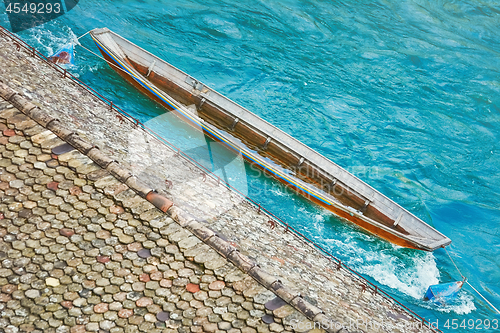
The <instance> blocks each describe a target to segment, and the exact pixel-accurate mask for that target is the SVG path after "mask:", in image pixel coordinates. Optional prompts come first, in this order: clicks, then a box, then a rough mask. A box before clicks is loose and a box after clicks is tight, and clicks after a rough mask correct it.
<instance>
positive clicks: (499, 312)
mask: <svg viewBox="0 0 500 333" xmlns="http://www.w3.org/2000/svg"><path fill="white" fill-rule="evenodd" d="M465 282H466V283H467V284H468V285H469V287H471V288H472V289H474V291H475V292H476V293H477V294H478V295H479V296H481V297H482V298H483V299H484V300H485V301H486V303H488V304H489V305H490V306H491V307H492V308H493V309H495V311H496V312H497V313H498V314H500V311H498V309H497V308H495V307H494V306H493V304H491V303H490V301H488V300H487V299H486V297H484V296H483V295H481V293H480V292H479V291H477V290H476V288H474V287H473V286H472V285H471V284H470V283H469V281H465Z"/></svg>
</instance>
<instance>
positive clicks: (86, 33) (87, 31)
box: [77, 30, 90, 40]
mask: <svg viewBox="0 0 500 333" xmlns="http://www.w3.org/2000/svg"><path fill="white" fill-rule="evenodd" d="M89 32H90V30H89V31H87V32H86V33H84V34H83V35H81V36H80V37H78V38H77V40H78V39H80V38H82V37H84V36H85V35H87V34H88V33H89Z"/></svg>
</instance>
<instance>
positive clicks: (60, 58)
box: [49, 43, 75, 66]
mask: <svg viewBox="0 0 500 333" xmlns="http://www.w3.org/2000/svg"><path fill="white" fill-rule="evenodd" d="M74 46H75V44H73V43H68V44H66V45H64V46H63V47H61V48H60V49H59V50H57V52H56V53H54V54H53V55H51V56H50V57H49V60H50V61H52V62H53V63H55V64H58V65H60V66H68V65H74V64H75V53H74Z"/></svg>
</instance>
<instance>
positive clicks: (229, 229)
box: [0, 36, 429, 332]
mask: <svg viewBox="0 0 500 333" xmlns="http://www.w3.org/2000/svg"><path fill="white" fill-rule="evenodd" d="M7 50H8V51H7ZM0 59H1V61H2V62H3V65H2V66H0V79H2V80H4V81H5V82H8V83H9V84H10V85H11V86H12V87H13V88H15V89H17V90H19V91H20V92H22V93H23V94H24V95H25V96H26V97H27V98H28V99H30V100H31V101H32V102H33V103H34V104H36V105H37V106H39V107H41V108H43V109H44V110H46V111H47V112H49V113H50V114H52V115H53V116H54V117H57V118H59V119H60V120H61V121H62V122H63V123H64V124H65V125H67V127H68V128H69V129H70V130H71V131H75V132H77V133H78V134H79V135H80V136H82V137H85V138H88V140H89V141H90V142H94V143H96V144H98V145H99V147H100V148H101V150H102V151H104V152H106V154H108V155H109V156H111V157H112V158H113V159H115V160H117V161H119V162H120V164H121V165H123V166H125V167H126V168H128V169H129V170H131V171H133V172H134V173H135V174H136V175H138V177H139V178H141V180H143V181H144V182H146V183H147V184H148V185H149V186H151V187H152V188H156V189H157V190H158V191H159V192H160V193H162V194H164V195H165V196H166V197H168V198H169V199H171V200H173V201H174V202H175V203H176V205H177V206H179V207H182V208H183V209H184V210H186V211H188V212H189V213H190V214H192V215H193V216H195V217H196V218H197V219H198V220H199V221H203V222H205V223H208V224H209V226H210V227H211V228H212V229H214V230H216V231H218V232H219V234H221V235H224V237H225V238H227V239H228V240H229V241H231V242H232V244H234V245H235V246H236V247H237V248H238V249H239V250H240V251H241V252H242V253H244V254H246V255H248V256H249V257H251V258H252V259H255V260H256V262H257V263H258V264H259V265H260V266H261V267H262V268H263V269H265V270H266V271H268V272H269V273H270V274H273V275H275V276H277V277H279V279H280V280H281V281H283V282H284V284H285V285H288V286H290V287H292V288H293V289H295V290H298V291H301V292H302V294H303V295H305V296H306V297H308V300H310V301H311V303H313V304H315V305H316V306H318V307H319V308H321V309H322V310H323V311H324V312H325V314H327V315H328V316H330V317H332V318H335V319H337V320H339V321H340V322H343V323H349V322H352V321H353V320H362V321H365V322H366V321H370V320H376V321H377V322H379V323H385V324H387V325H388V326H386V327H385V328H384V327H378V328H374V329H371V330H369V331H374V332H398V331H407V332H411V331H429V330H427V329H421V330H419V329H415V330H411V329H407V330H403V329H401V330H400V329H397V328H394V327H395V326H396V325H400V324H403V325H411V324H415V323H416V322H417V321H416V320H414V319H411V318H410V316H409V315H408V314H407V313H405V312H404V311H402V310H401V308H399V307H397V306H395V305H394V304H393V302H392V301H390V300H388V299H385V298H383V297H382V296H380V295H378V294H377V295H373V294H371V293H369V292H363V291H362V287H361V285H360V282H359V281H358V280H357V279H356V278H354V277H353V276H352V275H351V274H348V273H346V272H345V271H343V270H340V271H338V270H336V265H335V264H334V263H332V262H329V261H328V260H326V259H325V258H324V257H323V256H322V255H321V254H320V253H319V252H318V251H317V250H315V249H314V248H312V247H310V246H308V245H305V244H304V243H303V242H301V241H300V240H298V239H297V238H295V237H293V236H292V235H291V234H290V233H287V234H285V233H284V230H283V229H280V228H276V229H274V230H271V229H270V228H269V225H268V223H267V222H268V218H267V217H266V216H264V215H261V214H258V213H257V211H256V209H255V208H253V207H252V206H251V205H249V204H248V203H246V202H245V201H243V200H242V198H241V197H239V196H238V195H236V194H234V193H232V192H231V191H228V190H227V189H226V188H225V187H223V186H218V185H217V183H216V182H214V181H213V180H210V179H207V181H204V179H203V176H202V175H201V174H200V171H199V169H197V168H196V167H194V166H193V165H192V164H190V163H188V162H186V161H185V160H184V159H183V158H181V157H179V156H177V155H176V154H175V152H174V151H172V150H170V149H169V148H167V147H165V146H164V145H162V144H159V143H158V142H157V141H155V140H153V139H151V138H149V137H148V136H147V135H145V134H144V133H143V132H142V131H141V130H139V129H137V128H135V127H134V126H132V125H130V124H128V123H126V122H125V123H122V121H121V120H120V119H119V118H117V117H116V115H115V114H114V113H113V112H111V111H110V110H109V106H106V105H104V104H103V103H102V102H101V101H99V100H98V99H96V98H95V97H93V96H92V95H90V94H89V93H88V92H86V91H85V90H84V89H82V88H80V87H78V86H76V85H74V84H73V83H71V80H69V79H64V78H61V76H60V74H58V73H56V72H55V71H54V70H53V69H52V68H50V67H49V66H48V65H47V64H44V63H42V62H40V61H39V60H37V59H35V58H32V57H30V56H28V54H27V53H26V51H22V50H21V51H16V48H15V47H14V46H13V45H12V43H11V42H9V39H8V38H7V37H2V36H0ZM68 96H69V98H68ZM160 157H161V158H160ZM165 179H168V180H170V181H171V182H172V184H173V186H172V187H171V188H166V187H165ZM387 327H389V328H387ZM361 331H368V330H365V329H361Z"/></svg>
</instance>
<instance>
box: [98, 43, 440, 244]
mask: <svg viewBox="0 0 500 333" xmlns="http://www.w3.org/2000/svg"><path fill="white" fill-rule="evenodd" d="M96 45H97V46H98V47H99V50H100V51H101V54H102V55H103V56H104V58H105V59H106V60H107V61H109V62H110V63H113V64H115V65H117V66H119V67H121V66H120V64H119V63H117V62H116V61H115V59H114V58H113V57H110V56H109V55H108V54H107V53H106V52H105V51H104V50H103V49H102V48H101V46H100V45H99V44H98V43H97V42H96ZM121 61H124V62H126V63H127V65H128V66H130V67H131V68H134V70H136V71H137V72H139V73H140V74H141V75H143V76H147V80H148V81H149V82H151V83H152V84H153V85H154V86H156V87H158V88H160V89H161V90H163V91H167V92H168V95H169V96H170V97H172V98H174V99H175V100H177V101H179V102H181V103H183V104H185V105H191V104H195V105H197V106H200V105H201V104H203V105H201V108H200V107H198V115H199V116H200V117H201V118H202V119H204V120H205V121H206V122H207V123H210V124H211V125H212V126H215V127H217V128H219V129H221V130H223V131H226V132H228V133H229V132H230V133H231V134H233V135H234V136H236V137H238V139H241V140H242V141H243V143H244V144H245V145H247V146H248V147H249V148H251V149H254V150H257V151H259V153H260V155H263V156H267V157H270V158H271V159H273V160H274V161H276V162H277V163H278V164H280V165H282V166H284V167H285V168H287V167H290V166H291V167H293V166H296V165H298V164H299V158H298V156H297V155H296V154H294V153H292V152H290V151H288V150H287V149H285V148H284V147H283V146H281V145H280V143H279V142H278V143H275V142H274V141H271V142H267V143H268V144H266V139H267V137H265V136H263V135H261V134H259V133H258V131H256V130H255V129H254V128H252V127H251V126H249V125H248V124H246V123H243V122H237V123H235V122H234V118H232V117H230V116H229V115H228V114H226V113H224V112H223V111H222V110H221V109H219V107H218V106H216V105H213V104H212V103H210V102H207V101H205V100H204V99H202V98H201V97H200V92H199V91H196V90H195V89H193V91H189V90H186V89H185V88H182V87H180V86H179V85H177V84H176V83H174V82H173V81H172V80H170V79H168V78H165V77H162V76H160V75H157V73H155V72H154V71H149V69H148V68H147V67H145V66H143V65H141V64H139V63H137V62H134V61H132V60H131V59H130V58H124V59H122V60H121ZM112 68H113V69H115V71H117V72H118V73H119V74H120V76H122V77H123V78H125V79H126V80H127V81H128V82H129V83H131V84H132V85H133V86H134V87H136V88H138V89H139V90H140V91H141V92H142V93H144V94H146V95H147V96H148V97H150V98H152V99H153V100H155V101H156V102H158V103H160V104H161V105H162V106H164V107H166V108H167V109H168V110H173V109H174V108H173V107H172V106H171V105H169V104H168V103H166V102H165V101H163V100H162V99H161V98H159V97H158V96H156V95H155V94H153V93H152V92H151V91H150V90H149V89H146V88H144V87H143V86H142V85H141V84H140V83H138V82H137V81H136V79H135V78H134V77H132V76H131V75H129V74H127V73H125V72H124V71H122V70H119V69H116V67H115V66H112ZM148 73H149V75H148ZM155 89H156V88H155ZM174 113H175V114H176V115H178V116H180V118H182V119H183V120H186V116H184V115H182V113H181V112H180V111H177V110H175V109H174ZM188 123H190V124H191V125H193V127H195V128H196V129H198V130H199V129H200V128H201V127H199V126H196V125H195V124H193V123H191V122H190V121H188ZM203 132H204V133H205V134H207V135H209V136H210V137H212V138H213V139H215V140H219V138H218V137H216V136H214V135H212V133H210V132H209V131H207V130H205V129H204V128H203ZM264 145H267V147H266V149H265V151H264V150H261V148H262V147H263V146H264ZM228 149H229V147H228ZM233 149H235V148H234V147H233ZM243 156H244V157H245V159H247V160H248V161H250V162H251V163H253V164H255V165H257V166H258V167H259V168H261V169H264V171H265V170H266V167H265V166H262V165H260V164H259V163H261V162H259V163H255V161H253V160H252V159H251V158H247V156H245V154H243ZM300 162H301V163H302V165H301V168H299V169H298V173H296V176H297V177H298V179H302V180H303V181H306V182H307V183H309V184H312V185H313V186H315V187H317V188H319V189H322V190H323V191H325V193H328V194H330V195H331V196H332V197H334V198H336V199H337V200H338V201H339V203H341V204H342V205H345V206H350V207H352V208H354V209H356V210H358V211H361V213H362V214H363V217H362V218H360V217H358V216H356V214H353V213H352V212H350V211H349V210H348V209H347V207H343V206H342V205H332V204H329V203H326V202H323V201H321V200H319V199H318V198H317V197H315V196H314V195H311V193H308V192H307V191H304V190H303V189H301V188H299V187H298V186H296V185H295V184H293V183H291V182H289V181H286V180H284V179H283V178H281V177H280V176H277V175H275V174H274V173H272V172H271V174H272V175H273V176H274V177H275V178H277V179H278V180H280V181H281V182H282V183H284V184H286V185H287V186H288V187H291V188H293V189H294V190H295V191H296V192H297V193H300V194H301V195H303V196H304V197H306V198H307V199H309V200H311V201H313V202H315V203H317V204H319V205H321V206H323V207H325V208H327V209H328V210H330V211H332V212H333V213H335V214H336V215H338V216H340V217H342V218H345V219H346V220H349V221H351V222H353V223H355V224H356V225H358V226H360V227H361V228H363V229H365V230H366V231H368V232H370V233H372V234H374V235H377V236H379V237H380V238H383V239H385V240H388V241H390V242H392V243H394V244H397V245H400V246H403V247H408V248H413V249H423V250H427V251H432V250H434V249H435V248H430V247H427V246H426V245H425V244H419V242H418V241H413V240H411V239H409V238H408V237H406V235H411V234H409V233H408V232H407V231H406V230H405V229H404V228H403V227H401V226H400V225H394V222H395V221H394V219H391V218H389V217H388V216H387V215H385V214H384V213H383V212H382V211H380V210H379V209H377V208H375V207H374V206H372V205H367V204H366V202H367V201H366V200H367V198H366V197H363V196H362V195H360V193H359V192H357V191H356V190H354V189H353V188H350V186H349V185H346V184H343V183H342V182H338V183H336V184H335V186H334V187H333V188H330V187H329V186H330V185H329V184H331V178H328V173H326V172H324V171H323V170H321V169H317V166H315V165H311V164H310V163H309V162H308V161H307V160H306V161H304V160H303V159H302V161H300ZM300 170H307V172H301V171H300ZM309 170H312V171H313V172H312V174H310V172H309ZM294 171H295V170H294ZM325 187H326V189H325ZM339 190H340V191H339ZM366 218H368V219H370V220H373V221H377V222H378V223H381V224H383V225H385V226H386V229H387V227H389V228H390V229H392V230H394V231H395V233H392V232H390V231H388V230H386V229H384V228H382V227H379V226H378V225H377V224H376V223H375V224H374V223H371V222H369V221H366ZM421 223H423V224H425V223H424V222H421ZM396 224H397V223H396ZM431 229H432V228H431ZM398 234H399V235H400V236H398ZM443 237H445V236H443ZM445 238H446V237H445ZM446 239H447V238H446ZM432 240H433V241H435V242H436V241H438V240H435V239H432ZM448 240H449V239H448ZM429 243H430V242H427V244H429ZM448 244H449V243H448Z"/></svg>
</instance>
